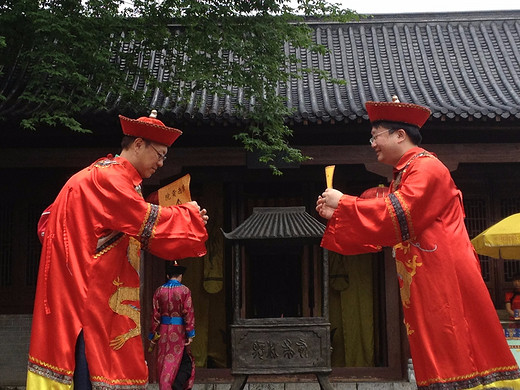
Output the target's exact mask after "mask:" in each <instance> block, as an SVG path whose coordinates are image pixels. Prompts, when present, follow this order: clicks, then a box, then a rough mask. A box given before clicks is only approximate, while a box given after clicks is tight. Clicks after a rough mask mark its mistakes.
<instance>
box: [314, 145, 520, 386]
mask: <svg viewBox="0 0 520 390" xmlns="http://www.w3.org/2000/svg"><path fill="white" fill-rule="evenodd" d="M322 246H323V247H325V248H327V249H330V250H332V251H335V252H338V253H341V254H345V255H350V254H359V253H365V252H374V251H378V250H380V249H381V248H382V247H383V246H390V247H393V252H394V257H395V262H396V266H397V274H398V277H399V284H400V293H401V301H402V305H403V309H404V317H405V325H406V330H407V334H408V339H409V343H410V350H411V354H412V360H413V365H414V369H415V374H416V379H417V386H418V388H419V389H443V390H455V389H487V388H504V389H520V379H519V378H520V372H519V371H518V366H517V364H516V362H515V359H514V357H513V355H512V354H511V351H510V349H509V347H508V345H507V342H506V339H505V337H504V332H503V329H502V327H501V325H500V322H499V320H498V316H497V314H496V311H495V308H494V306H493V303H492V301H491V299H490V296H489V293H488V291H487V288H486V285H485V284H484V281H483V280H482V276H481V270H480V264H479V260H478V257H477V254H476V253H475V251H474V249H473V246H472V245H471V242H470V240H469V237H468V233H467V231H466V228H465V225H464V208H463V204H462V195H461V192H460V191H459V190H458V189H457V187H456V186H455V184H454V182H453V180H452V178H451V175H450V173H449V171H448V169H447V168H446V167H445V166H444V165H443V164H442V163H441V162H440V161H439V160H438V159H437V158H436V157H435V156H433V155H432V154H430V153H428V152H426V151H425V150H424V149H421V148H418V147H415V148H413V149H411V150H409V151H408V152H407V153H406V154H405V155H404V156H403V157H402V158H401V160H400V161H399V163H398V165H397V166H396V167H395V168H394V181H393V182H392V184H391V186H390V194H389V195H388V196H387V197H385V198H375V199H360V198H357V197H354V196H349V195H344V196H342V198H341V200H340V203H339V206H338V208H337V210H336V211H335V212H334V214H333V216H332V218H331V219H330V220H329V222H328V225H327V229H326V231H325V234H324V237H323V240H322Z"/></svg>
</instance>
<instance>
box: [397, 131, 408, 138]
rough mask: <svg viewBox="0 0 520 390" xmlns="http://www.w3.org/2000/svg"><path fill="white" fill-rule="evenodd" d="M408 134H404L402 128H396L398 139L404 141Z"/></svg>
mask: <svg viewBox="0 0 520 390" xmlns="http://www.w3.org/2000/svg"><path fill="white" fill-rule="evenodd" d="M407 136H408V134H406V131H405V130H404V129H398V130H397V138H398V139H399V141H404V140H405V139H406V137H407Z"/></svg>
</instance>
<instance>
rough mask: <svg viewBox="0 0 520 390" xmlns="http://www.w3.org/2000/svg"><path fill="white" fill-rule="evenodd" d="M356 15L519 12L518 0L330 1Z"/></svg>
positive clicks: (519, 2)
mask: <svg viewBox="0 0 520 390" xmlns="http://www.w3.org/2000/svg"><path fill="white" fill-rule="evenodd" d="M330 2H331V3H340V4H343V5H344V6H345V7H346V8H350V9H352V10H354V11H356V12H358V13H369V14H376V13H379V14H382V13H410V12H453V11H489V10H520V1H519V0H486V1H483V0H467V1H464V0H462V1H461V0H429V1H424V0H422V1H421V0H330Z"/></svg>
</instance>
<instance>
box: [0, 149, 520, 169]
mask: <svg viewBox="0 0 520 390" xmlns="http://www.w3.org/2000/svg"><path fill="white" fill-rule="evenodd" d="M422 146H423V147H424V148H425V149H427V150H429V151H430V152H433V153H436V154H437V156H438V157H439V159H440V160H441V161H443V162H444V163H445V164H446V165H448V166H449V167H454V168H455V169H456V166H457V165H458V164H460V163H512V162H520V143H498V144H429V145H422ZM296 147H297V148H300V149H301V150H302V152H303V154H305V155H307V156H310V157H312V159H311V160H309V161H305V162H303V163H302V165H329V164H345V165H349V164H366V165H368V166H372V165H375V164H379V163H377V161H376V155H375V153H374V151H373V150H372V148H371V147H370V146H368V145H314V146H300V147H299V146H296ZM109 153H116V151H114V150H109V149H108V148H75V149H65V148H40V149H24V148H0V168H58V167H72V168H82V167H85V166H87V165H89V164H91V163H92V162H93V161H95V160H96V159H98V158H100V157H102V156H106V155H107V154H109ZM379 165H382V164H379ZM173 166H199V167H200V166H207V167H219V166H246V152H245V150H244V149H243V148H241V147H201V148H175V147H172V148H171V150H170V151H169V153H168V159H167V160H166V163H165V168H170V169H171V168H173Z"/></svg>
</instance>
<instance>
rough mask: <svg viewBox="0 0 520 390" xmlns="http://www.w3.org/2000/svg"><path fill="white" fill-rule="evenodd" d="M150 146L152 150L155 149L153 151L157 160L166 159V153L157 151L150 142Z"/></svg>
mask: <svg viewBox="0 0 520 390" xmlns="http://www.w3.org/2000/svg"><path fill="white" fill-rule="evenodd" d="M150 146H151V147H152V149H153V150H155V153H157V158H158V159H159V161H165V160H166V154H161V153H159V151H158V150H157V149H155V148H154V146H153V145H152V144H150Z"/></svg>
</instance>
